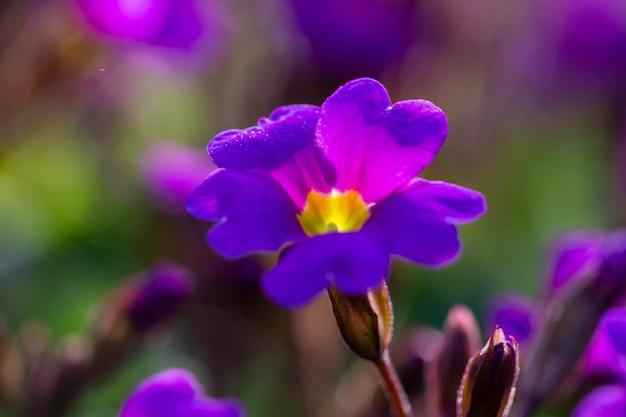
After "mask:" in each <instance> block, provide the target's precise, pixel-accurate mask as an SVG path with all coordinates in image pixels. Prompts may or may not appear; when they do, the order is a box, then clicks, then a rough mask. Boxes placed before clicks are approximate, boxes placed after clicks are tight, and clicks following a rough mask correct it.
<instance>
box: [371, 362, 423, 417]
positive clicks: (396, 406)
mask: <svg viewBox="0 0 626 417" xmlns="http://www.w3.org/2000/svg"><path fill="white" fill-rule="evenodd" d="M373 363H374V365H375V366H376V369H377V370H378V374H379V375H380V379H381V385H382V386H383V388H384V390H385V393H386V394H387V399H388V400H389V403H390V404H391V408H392V409H393V411H394V413H395V415H396V417H412V416H413V410H412V409H411V404H410V403H409V399H408V398H407V395H406V392H405V391H404V388H403V387H402V384H401V383H400V379H399V378H398V374H397V372H396V369H395V368H394V367H393V364H392V363H391V359H390V358H389V352H388V351H386V350H385V352H384V353H383V355H382V357H381V358H380V360H378V361H376V362H373Z"/></svg>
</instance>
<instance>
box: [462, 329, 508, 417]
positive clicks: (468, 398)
mask: <svg viewBox="0 0 626 417" xmlns="http://www.w3.org/2000/svg"><path fill="white" fill-rule="evenodd" d="M518 374H519V350H518V347H517V342H516V341H515V339H513V338H510V340H506V338H505V335H504V332H503V331H502V329H498V328H496V329H495V331H494V332H493V335H491V337H490V338H489V341H488V342H487V344H486V345H485V347H484V348H483V349H482V350H481V351H480V352H479V353H477V354H476V355H474V357H472V358H471V359H470V361H469V362H468V363H467V367H466V369H465V374H464V375H463V380H462V382H461V387H460V389H459V392H458V399H457V416H458V417H506V416H508V415H509V411H510V408H511V404H512V402H513V397H514V396H515V385H516V382H517V376H518Z"/></svg>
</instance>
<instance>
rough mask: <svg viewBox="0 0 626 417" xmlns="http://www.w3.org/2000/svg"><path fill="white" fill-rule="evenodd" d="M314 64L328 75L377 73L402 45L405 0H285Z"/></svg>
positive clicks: (411, 16)
mask: <svg viewBox="0 0 626 417" xmlns="http://www.w3.org/2000/svg"><path fill="white" fill-rule="evenodd" d="M289 1H290V3H291V5H292V6H293V11H294V13H295V17H296V22H297V25H298V28H299V29H300V31H301V32H302V33H303V34H304V36H305V37H306V39H307V40H308V42H309V44H310V47H311V51H312V53H313V57H314V59H315V61H316V64H317V65H318V66H319V67H320V69H321V70H322V71H325V72H327V73H328V74H333V75H334V76H344V77H345V76H348V77H350V78H353V77H355V76H357V77H359V76H360V77H362V76H377V75H380V73H381V72H382V70H384V69H385V68H387V67H388V66H389V64H390V63H391V62H394V61H397V60H398V59H399V58H401V57H402V55H403V54H404V53H405V52H406V51H407V49H408V47H409V45H410V43H411V37H412V30H413V27H412V24H413V23H414V22H415V20H416V5H417V2H414V1H411V0H397V1H388V0H361V1H358V0H318V1H309V0H289Z"/></svg>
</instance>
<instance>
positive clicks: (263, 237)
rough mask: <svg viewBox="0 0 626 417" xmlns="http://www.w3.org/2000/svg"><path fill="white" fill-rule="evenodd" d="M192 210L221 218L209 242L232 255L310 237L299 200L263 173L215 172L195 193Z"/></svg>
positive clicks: (207, 217) (189, 205) (202, 215)
mask: <svg viewBox="0 0 626 417" xmlns="http://www.w3.org/2000/svg"><path fill="white" fill-rule="evenodd" d="M187 210H188V211H189V213H191V214H192V215H193V216H195V217H198V218H200V219H203V220H213V221H219V223H218V224H217V225H216V226H214V227H213V229H212V230H211V231H209V234H208V240H209V242H210V243H211V244H212V245H213V246H214V247H215V249H216V250H217V251H218V252H220V253H221V254H222V255H224V256H227V257H235V256H240V255H243V254H246V253H249V252H253V251H260V250H268V251H272V250H276V249H278V248H279V247H280V246H282V245H283V244H284V243H287V242H291V241H295V240H298V239H300V238H303V237H304V236H305V235H304V232H303V231H302V227H301V226H300V223H298V219H297V217H296V216H297V209H296V207H295V205H294V204H293V202H292V201H291V200H290V199H289V197H288V196H287V194H286V193H285V192H284V190H283V189H282V188H281V187H280V185H279V184H278V183H277V182H276V181H275V180H274V179H273V178H272V177H270V176H269V175H268V174H266V173H264V172H261V171H251V172H237V171H232V170H224V169H218V170H216V171H214V172H213V173H212V174H211V175H209V177H208V178H207V179H205V180H204V182H202V184H200V185H199V186H198V187H197V188H196V189H195V190H194V191H193V192H192V193H191V196H190V197H189V200H188V202H187Z"/></svg>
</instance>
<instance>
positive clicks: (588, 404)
mask: <svg viewBox="0 0 626 417" xmlns="http://www.w3.org/2000/svg"><path fill="white" fill-rule="evenodd" d="M598 416H611V417H626V385H624V384H615V385H604V386H601V387H600V388H597V389H595V390H593V391H591V393H589V395H587V396H585V398H583V399H582V400H581V401H580V402H579V403H578V405H577V406H576V408H575V409H574V412H573V413H572V417H598Z"/></svg>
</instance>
